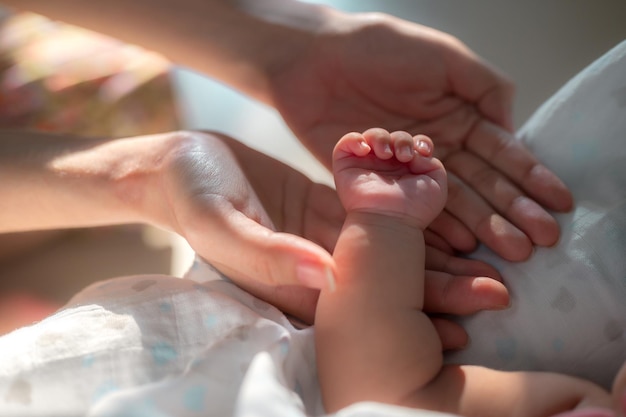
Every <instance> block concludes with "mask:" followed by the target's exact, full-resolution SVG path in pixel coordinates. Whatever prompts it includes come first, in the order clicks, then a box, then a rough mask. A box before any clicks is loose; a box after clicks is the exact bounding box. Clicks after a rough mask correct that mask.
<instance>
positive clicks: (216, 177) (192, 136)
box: [162, 132, 508, 347]
mask: <svg viewBox="0 0 626 417" xmlns="http://www.w3.org/2000/svg"><path fill="white" fill-rule="evenodd" d="M180 136H181V138H180V139H179V141H178V145H177V146H176V149H175V150H174V151H172V152H170V155H169V156H168V157H167V158H166V162H165V168H164V170H163V172H164V174H163V181H162V184H163V193H164V197H165V198H164V201H165V202H167V203H166V204H167V205H168V212H169V213H170V218H171V219H173V221H172V222H171V224H172V225H173V226H172V227H171V228H172V229H174V230H175V231H176V232H178V233H179V234H181V235H182V236H183V237H185V238H186V239H187V240H188V242H189V243H190V244H191V246H192V247H193V249H194V250H195V251H197V253H198V254H199V255H200V256H202V257H203V258H205V259H206V260H207V261H209V262H210V263H211V264H213V265H214V266H216V267H217V268H218V269H220V270H221V271H222V272H223V273H225V274H226V275H227V276H229V277H230V278H231V279H233V281H235V282H236V283H237V284H238V285H240V286H241V287H243V288H244V289H246V290H248V291H250V292H251V293H253V294H255V295H256V296H258V297H260V298H263V299H265V300H266V301H268V302H270V303H272V304H274V305H275V306H277V307H278V308H280V309H282V310H283V311H285V312H287V313H289V314H291V315H293V316H296V317H298V318H299V319H301V320H303V321H305V322H308V323H311V322H312V320H313V317H314V312H315V306H316V303H317V297H318V292H319V291H318V289H319V288H323V287H325V286H326V285H327V284H328V283H327V281H326V279H327V275H326V273H325V268H330V269H331V270H332V269H333V268H334V263H333V259H332V256H331V255H330V252H332V250H333V248H334V245H335V242H336V240H337V236H338V234H339V230H340V228H341V226H342V224H343V219H344V216H345V213H344V211H343V208H342V206H341V204H340V202H339V199H338V197H337V195H336V193H335V191H334V190H333V189H331V188H329V187H326V186H324V185H320V184H315V183H313V182H311V181H310V180H309V179H308V178H306V177H305V176H304V175H302V174H300V173H299V172H297V171H296V170H294V169H292V168H290V167H288V166H287V165H285V164H283V163H281V162H279V161H276V160H274V159H272V158H270V157H268V156H266V155H264V154H262V153H259V152H257V151H255V150H253V149H250V148H248V147H246V146H245V145H243V144H241V143H239V142H237V141H235V140H233V139H230V138H227V137H225V136H222V135H217V134H211V133H199V132H188V133H183V134H180ZM427 268H428V269H429V271H427V278H426V280H427V303H426V309H427V311H429V312H433V313H448V314H471V313H474V312H476V311H478V310H483V309H494V308H502V307H504V306H506V305H507V304H508V293H507V291H506V289H505V288H504V286H503V285H502V284H501V283H500V282H498V281H497V280H495V279H490V278H480V277H486V276H491V277H496V278H497V277H498V274H497V272H496V271H495V270H494V269H493V268H491V267H490V266H488V265H486V264H484V263H481V262H478V261H473V260H467V259H460V258H455V257H453V256H450V255H448V254H446V253H443V252H441V251H439V250H436V249H434V248H429V249H428V252H427ZM307 287H308V288H307ZM440 323H441V322H440ZM439 328H440V329H441V331H442V332H443V336H442V337H443V338H444V341H446V340H447V346H449V347H458V346H460V345H462V344H463V341H464V340H465V335H464V332H463V331H462V329H460V328H456V327H455V326H453V325H450V323H448V322H443V324H441V325H440V326H439Z"/></svg>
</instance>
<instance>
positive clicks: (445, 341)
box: [430, 317, 469, 351]
mask: <svg viewBox="0 0 626 417" xmlns="http://www.w3.org/2000/svg"><path fill="white" fill-rule="evenodd" d="M430 320H431V321H432V323H433V326H435V330H436V331H437V334H438V335H439V339H441V348H442V349H443V350H444V351H446V350H459V349H462V348H464V347H465V346H467V342H468V340H469V337H468V336H467V332H466V331H465V329H464V328H463V327H462V326H460V325H459V324H457V323H455V322H453V321H450V320H446V319H443V318H440V317H432V318H431V319H430Z"/></svg>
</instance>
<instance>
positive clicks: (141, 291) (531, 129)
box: [0, 43, 626, 417]
mask: <svg viewBox="0 0 626 417" xmlns="http://www.w3.org/2000/svg"><path fill="white" fill-rule="evenodd" d="M625 75H626V43H623V44H621V45H620V46H618V47H617V48H615V49H614V50H613V51H611V52H609V53H608V54H607V55H606V56H605V57H603V58H601V59H600V60H598V61H597V62H596V63H594V64H593V65H592V66H590V67H589V68H588V69H586V70H585V71H584V72H583V73H582V74H581V75H580V76H578V77H577V78H575V79H574V80H572V82H570V83H569V84H567V85H566V86H565V87H564V88H563V89H562V90H561V91H560V92H559V93H558V94H557V95H555V96H554V98H552V99H551V100H549V101H548V102H547V103H546V104H545V105H544V106H543V107H542V108H541V109H539V110H538V112H537V113H536V114H535V116H533V118H531V120H530V121H529V123H528V124H527V125H526V126H525V127H524V129H522V131H521V132H520V136H521V137H522V140H524V141H525V142H526V144H527V145H528V146H529V147H530V148H531V149H533V150H535V152H536V153H537V154H538V155H539V157H540V158H541V159H542V160H543V161H544V162H545V163H546V164H547V165H548V166H550V167H551V168H553V169H554V170H555V171H556V172H557V174H559V175H560V176H561V177H562V178H563V179H564V180H565V181H566V182H567V183H568V184H569V185H570V186H571V187H572V189H573V190H574V193H575V196H576V198H577V207H576V209H575V210H574V211H573V212H572V213H569V214H564V215H559V216H558V219H559V221H560V222H561V225H562V227H563V238H562V239H561V241H560V242H559V244H558V245H557V246H556V247H555V248H551V249H539V250H537V252H536V254H535V255H534V256H533V258H531V260H529V261H527V262H525V263H521V264H508V263H505V262H501V261H499V260H497V259H495V258H494V257H493V255H492V254H490V253H489V252H488V251H486V250H485V249H484V248H483V249H481V251H480V252H479V254H478V255H477V256H478V257H481V258H482V259H486V260H489V261H491V262H493V263H494V264H496V265H497V266H498V267H499V268H501V270H502V273H503V275H504V276H505V279H506V280H507V285H509V287H510V288H511V291H512V295H513V306H512V307H511V308H510V309H509V310H507V311H503V312H497V313H481V314H478V315H476V316H474V317H472V318H470V319H468V320H466V321H465V322H464V324H465V325H466V327H467V328H468V331H469V332H470V336H471V337H472V344H471V345H470V347H469V348H468V349H467V350H466V351H464V352H462V353H459V354H457V355H453V356H450V357H449V358H448V360H449V361H464V362H468V363H485V364H489V365H491V366H494V367H498V368H502V369H514V368H518V367H519V368H524V369H528V368H542V369H547V370H560V371H563V372H568V373H574V374H582V375H583V376H587V377H589V378H592V379H596V380H598V381H600V382H602V383H605V384H606V383H607V382H608V381H610V379H611V377H612V373H613V372H614V371H615V370H616V367H614V365H619V364H621V361H623V360H624V358H625V354H626V349H625V347H626V342H625V338H626V337H625V335H624V329H625V328H626V314H625V313H626V311H625V308H626V307H625V306H626V303H624V300H625V298H624V297H625V296H626V294H625V292H626V266H625V262H624V258H625V257H624V252H625V251H624V248H626V216H625V210H624V208H625V206H624V204H625V200H624V190H626V158H625V156H626V155H625V153H626V149H625V148H626V147H625V146H624V144H625V140H626V139H625V135H626V117H625V116H626V114H625V112H626V79H625ZM313 331H314V330H313V328H300V327H299V326H294V325H293V324H292V322H291V321H290V320H289V319H288V318H287V317H285V315H283V314H282V313H281V312H280V311H278V310H277V309H275V308H274V307H272V306H271V305H269V304H267V303H265V302H263V301H261V300H259V299H257V298H255V297H253V296H251V295H250V294H248V293H246V292H244V291H242V290H241V289H239V288H238V287H237V286H235V285H234V284H233V283H231V282H230V281H229V280H228V279H227V278H226V277H223V276H221V275H220V274H219V272H217V271H216V270H214V269H213V268H211V267H210V266H209V265H207V264H205V263H203V262H199V261H198V262H196V263H194V266H193V267H192V268H191V269H190V271H189V272H188V274H187V275H186V276H185V278H183V279H177V278H172V277H166V276H135V277H125V278H119V279H114V280H109V281H105V282H101V283H97V284H94V285H92V286H90V287H88V288H87V289H85V290H84V291H83V292H81V293H79V294H77V295H76V296H75V297H74V298H73V299H72V300H71V301H70V303H69V304H68V305H67V306H66V307H65V308H64V309H62V310H61V311H59V312H58V313H57V314H55V315H53V316H51V317H49V318H47V319H46V320H44V321H42V322H40V323H37V324H35V325H33V326H29V327H25V328H22V329H19V330H17V331H15V332H12V333H10V334H9V335H6V336H4V337H2V338H0V357H1V358H2V360H1V361H0V415H1V416H12V417H18V416H50V417H52V416H63V417H70V416H90V417H96V416H97V417H105V416H107V417H108V416H129V417H130V416H132V417H138V416H150V417H164V416H177V417H185V416H231V415H232V416H238V417H244V416H245V417H247V416H268V417H269V416H271V417H286V416H289V417H294V416H295V417H297V416H321V415H324V410H323V407H322V405H321V401H320V393H319V388H318V382H317V377H316V366H315V355H314V343H313ZM596 369H600V371H599V373H598V372H597V371H595V370H596ZM336 415H337V416H341V417H365V416H369V417H378V416H387V417H435V416H442V414H439V413H434V412H427V411H421V410H410V409H406V408H401V407H392V406H388V405H383V404H375V403H360V404H355V405H353V406H351V407H348V408H346V409H344V410H342V411H340V412H338V413H337V414H336Z"/></svg>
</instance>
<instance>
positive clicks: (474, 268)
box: [426, 246, 502, 281]
mask: <svg viewBox="0 0 626 417" xmlns="http://www.w3.org/2000/svg"><path fill="white" fill-rule="evenodd" d="M426 269H427V270H430V271H438V272H447V273H448V274H452V275H467V276H476V277H490V278H493V279H495V280H498V281H502V277H501V276H500V273H498V271H497V270H496V269H495V268H494V267H492V266H491V265H489V264H487V263H485V262H482V261H478V260H475V259H466V258H460V257H458V256H453V255H450V254H448V253H445V252H442V251H441V250H439V249H437V248H434V247H432V246H426Z"/></svg>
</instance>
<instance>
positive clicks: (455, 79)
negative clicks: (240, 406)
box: [445, 38, 515, 131]
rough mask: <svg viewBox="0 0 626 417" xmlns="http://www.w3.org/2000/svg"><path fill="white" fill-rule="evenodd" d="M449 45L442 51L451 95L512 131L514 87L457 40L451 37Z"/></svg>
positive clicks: (502, 75)
mask: <svg viewBox="0 0 626 417" xmlns="http://www.w3.org/2000/svg"><path fill="white" fill-rule="evenodd" d="M449 45H450V46H451V48H447V49H445V50H446V51H447V52H448V54H447V61H448V68H449V80H450V83H451V87H452V90H453V92H454V93H456V94H457V95H458V96H460V97H462V98H464V99H465V100H467V101H468V102H471V103H475V105H476V107H477V108H478V110H479V111H480V112H481V114H482V115H483V116H485V117H486V118H487V119H489V120H491V121H493V122H494V123H497V124H499V125H500V126H502V127H504V128H505V129H508V130H510V131H512V130H513V110H512V109H513V97H514V95H515V86H514V84H513V83H512V82H511V80H510V79H509V78H508V77H506V76H505V75H504V74H503V73H502V72H500V71H499V70H497V69H496V68H494V67H493V66H491V65H490V64H488V63H487V62H485V61H484V60H483V59H481V58H480V57H479V56H477V55H476V54H474V53H473V52H472V51H471V50H469V49H468V48H467V47H466V46H465V45H464V44H463V43H462V42H460V41H459V40H458V39H456V38H452V39H451V40H450V43H449Z"/></svg>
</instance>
